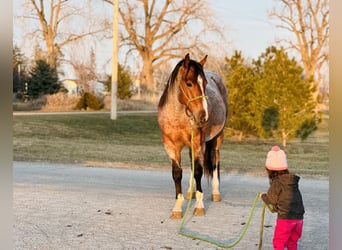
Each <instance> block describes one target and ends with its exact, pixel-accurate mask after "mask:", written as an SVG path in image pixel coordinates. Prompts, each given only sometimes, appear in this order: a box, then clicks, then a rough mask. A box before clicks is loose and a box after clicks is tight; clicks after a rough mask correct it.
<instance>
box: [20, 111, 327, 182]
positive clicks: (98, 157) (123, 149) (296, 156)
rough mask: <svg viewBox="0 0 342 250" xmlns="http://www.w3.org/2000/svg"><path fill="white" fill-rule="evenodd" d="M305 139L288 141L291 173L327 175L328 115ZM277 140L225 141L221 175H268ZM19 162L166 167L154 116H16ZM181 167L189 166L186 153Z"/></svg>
mask: <svg viewBox="0 0 342 250" xmlns="http://www.w3.org/2000/svg"><path fill="white" fill-rule="evenodd" d="M323 118H324V119H323V122H322V123H321V124H320V125H319V129H318V130H317V131H315V133H314V134H313V135H311V136H310V137H309V138H308V139H307V140H305V141H303V142H301V141H299V140H298V141H292V142H289V143H288V145H287V147H286V148H285V151H286V153H287V157H288V164H289V168H290V170H291V171H293V172H296V173H298V174H302V175H316V176H319V175H324V176H328V175H329V169H328V165H329V164H328V163H329V130H328V121H329V116H328V114H325V115H324V117H323ZM273 144H275V142H274V141H273V142H272V141H260V140H248V141H243V142H238V141H236V140H233V139H231V138H226V139H225V141H224V144H223V146H222V149H221V170H223V171H225V172H230V171H234V172H244V173H252V174H263V173H264V162H265V156H266V153H267V151H268V150H269V149H270V147H271V146H272V145H273ZM13 155H14V160H15V161H46V162H61V163H80V164H86V165H89V166H103V167H138V168H168V169H170V163H169V160H168V157H167V155H166V153H165V151H164V148H163V145H162V142H161V134H160V131H159V127H158V123H157V117H156V114H155V113H152V114H130V115H128V114H127V115H119V116H118V119H117V120H115V121H113V120H111V119H110V116H109V114H107V113H99V114H59V115H14V116H13ZM182 155H183V161H182V164H183V166H189V165H190V161H189V158H188V150H183V154H182Z"/></svg>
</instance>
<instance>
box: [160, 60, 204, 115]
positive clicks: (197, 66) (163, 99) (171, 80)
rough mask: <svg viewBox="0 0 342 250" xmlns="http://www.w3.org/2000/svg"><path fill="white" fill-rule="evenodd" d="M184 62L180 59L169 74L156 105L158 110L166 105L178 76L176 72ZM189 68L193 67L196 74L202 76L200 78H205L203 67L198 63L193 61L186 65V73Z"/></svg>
mask: <svg viewBox="0 0 342 250" xmlns="http://www.w3.org/2000/svg"><path fill="white" fill-rule="evenodd" d="M184 60H185V59H182V60H181V61H179V62H178V63H177V65H176V67H175V68H174V69H173V71H172V72H171V74H170V76H169V79H168V80H167V83H166V86H165V89H164V92H163V94H162V96H161V97H160V100H159V104H158V107H159V108H161V107H163V106H164V105H165V104H166V102H167V96H168V93H169V91H172V90H173V89H174V87H175V85H176V78H177V76H178V71H179V69H180V67H181V66H182V65H183V63H184ZM191 67H194V69H195V73H196V74H199V75H201V76H202V78H205V75H204V71H203V67H202V65H201V64H200V63H198V62H196V61H194V60H190V61H189V64H188V68H187V72H188V71H189V70H190V68H191Z"/></svg>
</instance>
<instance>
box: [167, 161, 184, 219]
mask: <svg viewBox="0 0 342 250" xmlns="http://www.w3.org/2000/svg"><path fill="white" fill-rule="evenodd" d="M171 161H172V178H173V181H174V183H175V190H176V203H175V205H174V207H173V209H172V213H171V216H170V218H171V219H181V218H182V205H183V202H184V197H183V193H182V172H183V170H182V168H181V166H180V163H179V161H178V162H177V161H176V160H171Z"/></svg>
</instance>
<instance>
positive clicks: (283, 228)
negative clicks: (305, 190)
mask: <svg viewBox="0 0 342 250" xmlns="http://www.w3.org/2000/svg"><path fill="white" fill-rule="evenodd" d="M265 166H266V171H267V173H268V177H269V180H270V187H269V189H268V191H267V193H263V194H261V195H260V198H261V199H262V200H263V201H264V202H265V203H266V204H268V205H272V206H273V208H274V211H275V212H277V213H278V216H277V222H276V226H275V230H274V237H273V247H274V249H275V250H279V249H285V247H287V249H288V250H296V249H297V241H298V240H299V238H300V237H301V235H302V229H303V215H304V212H305V211H304V205H303V200H302V195H301V193H300V191H299V188H298V182H299V177H298V176H296V175H294V174H290V173H289V171H288V167H287V160H286V155H285V152H284V151H283V150H281V149H280V148H279V147H278V146H274V147H272V149H271V151H269V152H268V154H267V158H266V163H265Z"/></svg>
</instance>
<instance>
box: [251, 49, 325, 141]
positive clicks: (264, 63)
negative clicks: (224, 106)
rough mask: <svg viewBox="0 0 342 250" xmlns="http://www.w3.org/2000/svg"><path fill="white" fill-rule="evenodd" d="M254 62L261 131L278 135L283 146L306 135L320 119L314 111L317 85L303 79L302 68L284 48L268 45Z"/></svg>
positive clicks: (256, 105)
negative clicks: (314, 95)
mask: <svg viewBox="0 0 342 250" xmlns="http://www.w3.org/2000/svg"><path fill="white" fill-rule="evenodd" d="M254 64H255V66H256V71H257V72H258V78H257V79H256V81H255V87H254V90H255V98H253V102H254V104H253V105H254V106H255V107H256V110H257V112H256V113H255V114H256V117H255V118H256V119H255V124H254V125H255V126H256V127H257V129H258V133H259V135H260V136H263V137H268V136H275V137H276V138H277V139H279V140H280V141H281V142H282V145H283V146H286V143H287V141H288V140H291V139H293V138H294V137H296V136H299V135H300V136H301V137H302V139H304V138H305V137H307V136H308V135H309V134H310V133H311V132H312V131H313V130H314V129H315V127H316V124H317V122H318V121H319V119H317V117H316V113H315V112H314V110H315V107H316V102H315V101H314V99H313V93H314V92H315V89H314V88H312V87H310V85H309V84H308V82H307V81H310V80H311V79H304V77H303V69H302V68H301V67H300V66H299V65H298V63H297V62H296V60H295V59H294V58H293V59H289V58H288V55H287V53H285V51H284V49H283V48H281V49H277V48H275V47H269V48H267V49H266V52H265V53H263V54H262V55H261V56H260V57H259V59H258V60H257V61H255V62H254ZM304 131H305V132H304Z"/></svg>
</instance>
